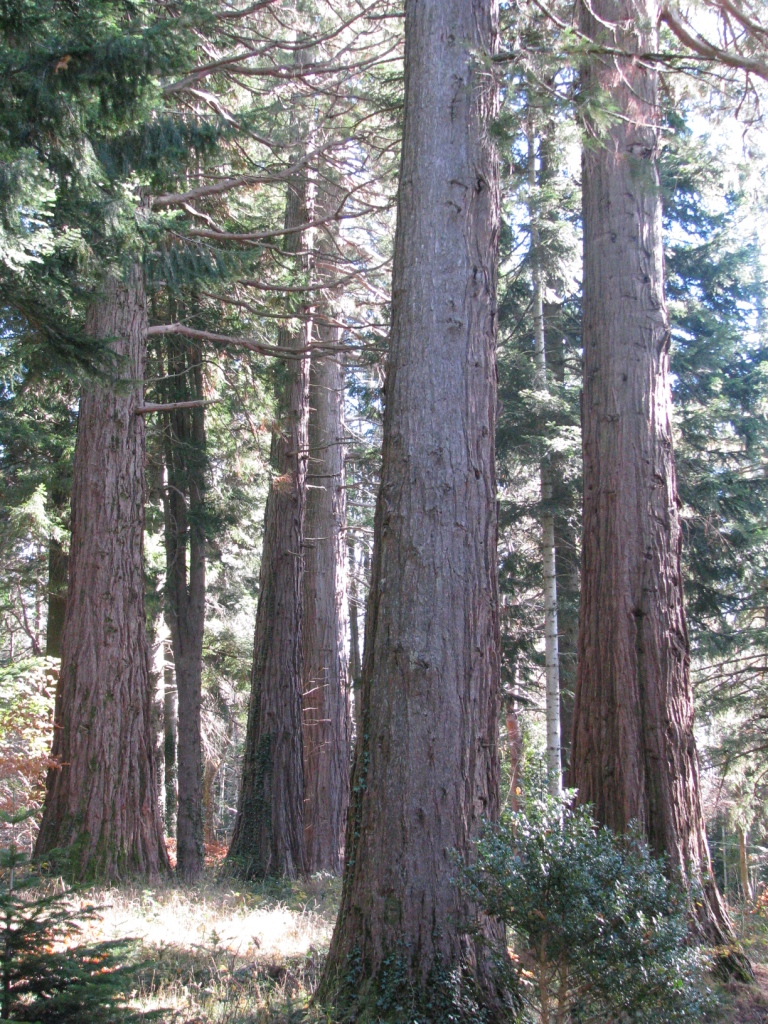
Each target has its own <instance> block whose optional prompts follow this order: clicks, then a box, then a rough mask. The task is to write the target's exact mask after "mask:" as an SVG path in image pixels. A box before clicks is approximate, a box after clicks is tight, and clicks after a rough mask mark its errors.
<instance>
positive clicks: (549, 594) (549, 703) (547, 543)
mask: <svg viewBox="0 0 768 1024" xmlns="http://www.w3.org/2000/svg"><path fill="white" fill-rule="evenodd" d="M543 171H544V168H542V173H543ZM528 184H529V188H530V207H529V209H530V224H531V255H532V259H533V266H532V276H533V330H534V356H535V359H536V389H537V391H540V392H544V393H546V392H547V335H546V324H545V321H544V283H543V273H542V267H541V260H542V253H541V239H540V232H539V224H538V209H537V203H536V191H537V187H538V185H539V181H538V180H537V175H536V135H535V131H534V126H533V123H531V124H530V126H529V132H528ZM539 474H540V477H541V561H542V570H543V571H542V580H543V590H544V677H545V707H546V720H547V788H548V789H549V793H550V795H551V796H554V797H560V796H562V792H563V767H562V757H561V753H560V750H561V748H560V646H559V637H558V630H557V552H556V549H555V514H554V510H553V508H552V498H553V486H552V467H551V465H550V460H549V458H548V457H547V458H544V459H542V462H541V466H540V470H539Z"/></svg>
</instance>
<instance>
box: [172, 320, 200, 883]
mask: <svg viewBox="0 0 768 1024" xmlns="http://www.w3.org/2000/svg"><path fill="white" fill-rule="evenodd" d="M168 379H169V381H170V382H172V383H171V387H170V389H169V393H168V399H169V401H186V400H189V399H200V398H202V397H203V377H202V355H201V353H200V351H199V349H197V348H195V347H194V346H189V345H187V344H186V343H185V342H181V343H178V344H175V343H174V342H173V341H172V340H169V342H168ZM165 460H166V470H167V478H168V487H167V489H166V491H165V494H164V498H163V510H164V517H165V549H166V585H165V590H166V615H167V618H168V626H169V629H170V631H171V642H172V645H173V663H174V667H175V670H176V690H177V702H178V704H177V706H178V733H177V736H178V739H177V749H176V758H177V785H178V798H177V820H176V872H177V874H178V875H179V876H180V877H181V878H184V879H185V880H187V881H194V880H195V879H196V878H198V877H199V876H200V874H201V872H202V870H203V867H204V862H205V854H204V846H203V753H202V742H201V735H200V708H201V701H202V667H203V631H204V628H205V524H204V521H203V516H204V494H205V411H204V409H203V408H200V407H198V408H193V409H174V410H173V411H171V412H169V413H166V414H165Z"/></svg>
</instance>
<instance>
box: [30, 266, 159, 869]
mask: <svg viewBox="0 0 768 1024" xmlns="http://www.w3.org/2000/svg"><path fill="white" fill-rule="evenodd" d="M146 326H147V313H146V300H145V296H144V284H143V280H142V274H141V270H140V269H139V268H138V267H134V268H133V269H132V270H131V272H130V274H129V277H128V279H127V281H126V282H122V281H118V280H117V279H115V278H114V277H109V278H108V279H107V281H106V283H105V286H104V292H103V294H102V295H101V296H100V297H99V298H98V299H97V300H96V301H95V302H94V303H93V305H92V306H91V309H90V311H89V314H88V321H87V329H88V333H89V334H91V335H92V336H94V337H99V338H114V339H115V341H114V342H113V348H114V350H115V352H116V353H117V355H118V356H119V357H120V359H121V362H120V364H119V371H120V373H121V377H122V381H121V382H120V383H119V384H118V385H117V386H111V387H110V386H106V385H104V384H96V385H93V386H91V387H90V388H89V389H88V390H87V391H85V392H84V393H83V395H82V397H81V400H80V415H79V420H78V431H77V448H76V452H75V463H74V477H73V484H72V542H71V549H70V559H69V571H70V587H69V599H68V601H67V609H66V617H65V623H64V637H63V642H62V651H61V672H60V675H59V682H58V687H57V693H56V713H55V723H56V726H55V730H54V741H53V756H54V757H55V758H57V759H58V761H59V762H60V764H61V767H60V768H56V769H52V770H51V771H50V772H49V774H48V782H47V792H46V800H45V809H44V813H43V821H42V824H41V826H40V833H39V835H38V839H37V844H36V847H35V855H36V857H38V858H41V857H45V856H46V855H48V854H50V853H51V851H53V850H56V849H62V850H66V851H68V852H69V856H70V859H69V864H68V871H69V872H70V873H71V874H72V875H74V876H75V877H79V878H95V877H98V878H101V879H106V880H110V881H114V880H118V879H122V878H125V877H127V876H130V875H136V874H138V875H146V876H149V877H154V876H156V875H158V874H159V873H160V872H162V871H165V870H167V869H168V867H169V865H168V855H167V853H166V849H165V843H164V842H163V830H162V822H161V819H160V813H159V808H158V801H157V796H156V788H157V787H156V779H155V764H154V743H153V734H152V696H153V695H152V687H151V680H150V674H149V651H148V648H147V637H146V630H145V620H144V575H143V570H144V567H143V534H144V421H143V418H142V417H141V416H137V415H136V414H135V412H134V410H135V409H136V407H137V406H138V405H141V403H142V397H143V396H142V389H143V378H144V355H145V345H144V332H145V330H146Z"/></svg>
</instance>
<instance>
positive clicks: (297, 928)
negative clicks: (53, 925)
mask: <svg viewBox="0 0 768 1024" xmlns="http://www.w3.org/2000/svg"><path fill="white" fill-rule="evenodd" d="M340 888H341V887H340V880H339V879H337V878H333V877H328V876H326V877H322V876H315V877H313V878H311V879H309V880H306V881H302V882H287V881H273V882H270V883H267V884H260V885H259V884H249V883H244V882H237V881H233V880H231V879H229V880H221V879H218V880H217V879H216V878H215V877H214V876H213V874H210V875H209V876H208V877H207V878H206V880H205V881H203V882H202V883H200V884H199V885H196V886H180V885H176V884H174V883H172V882H167V883H163V884H161V885H156V886H151V887H150V886H144V887H139V886H122V887H120V888H108V889H103V888H102V889H92V890H89V891H87V892H85V893H82V894H81V897H80V899H81V900H82V902H83V905H87V904H90V905H93V904H96V905H97V906H99V907H100V908H101V910H100V913H99V916H98V918H97V919H96V920H94V921H92V922H90V923H88V924H87V925H86V926H85V928H84V931H83V932H82V933H81V934H80V936H79V940H78V941H104V940H111V939H125V938H126V937H132V938H134V939H135V940H137V956H138V959H139V960H140V962H141V963H142V967H141V968H140V970H139V971H138V973H137V975H136V982H135V988H134V991H133V993H132V1000H131V1005H133V1006H134V1007H136V1008H137V1009H140V1010H142V1011H145V1010H157V1011H160V1012H159V1015H158V1018H156V1019H158V1020H159V1021H160V1022H162V1024H299V1022H302V1024H310V1022H312V1021H317V1022H319V1021H321V1020H322V1021H325V1020H327V1018H326V1017H325V1016H322V1015H321V1016H319V1017H318V1016H317V1015H316V1014H315V1013H313V1012H312V1011H311V1009H310V1010H309V1012H308V1004H309V996H310V994H311V992H312V991H313V989H314V987H315V984H316V982H317V979H318V975H319V972H320V969H321V968H322V963H323V959H324V955H325V952H326V950H327V948H328V943H329V941H330V937H331V932H332V930H333V923H334V919H335V916H336V913H337V910H338V903H339V896H340ZM734 916H735V921H736V924H737V927H738V928H739V931H740V933H741V935H742V938H743V940H744V942H745V945H746V947H747V949H748V951H749V953H750V956H751V958H752V961H753V964H754V965H755V974H756V978H757V982H758V985H757V986H745V985H738V984H731V985H725V986H722V987H720V988H719V996H720V999H719V1003H720V1006H719V1010H718V1012H717V1014H716V1015H715V1017H714V1018H712V1024H768V921H767V920H765V919H764V918H760V919H755V918H754V917H753V916H752V917H750V916H748V915H746V914H739V913H736V914H735V915H734Z"/></svg>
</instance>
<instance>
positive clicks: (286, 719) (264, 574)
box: [227, 177, 312, 878]
mask: <svg viewBox="0 0 768 1024" xmlns="http://www.w3.org/2000/svg"><path fill="white" fill-rule="evenodd" d="M311 199H312V197H311V191H310V183H309V181H308V179H307V177H302V178H301V179H299V180H298V181H296V182H292V183H291V184H290V186H289V189H288V198H287V203H286V213H285V226H286V227H295V226H297V225H299V224H306V223H308V222H309V221H310V220H311V219H312V218H311V205H312V204H311ZM285 239H286V241H285V250H286V251H287V252H293V253H297V254H301V253H302V252H306V251H308V249H309V246H310V244H311V242H310V238H309V236H308V232H306V231H295V232H292V233H290V234H288V235H286V236H285ZM297 258H298V259H303V258H302V257H301V256H300V255H299V256H298V257H297ZM311 337H312V320H311V317H310V316H309V310H308V309H305V310H304V311H303V324H302V327H301V329H299V330H296V331H292V330H290V329H288V328H285V327H283V328H281V329H280V337H279V342H280V345H281V346H283V347H293V348H295V349H307V348H308V346H309V342H310V340H311ZM279 372H280V380H279V385H278V408H277V423H276V424H275V428H274V430H273V433H272V465H273V471H274V476H273V479H272V483H271V485H270V489H269V494H268V495H267V507H266V510H265V513H264V547H263V550H262V555H261V578H260V588H259V604H258V608H257V611H256V629H255V636H254V645H253V670H252V673H251V698H250V704H249V707H248V728H247V732H246V738H245V749H244V752H243V773H242V781H241V785H240V796H239V799H238V807H237V815H236V818H235V827H234V832H233V834H232V843H231V845H230V848H229V852H228V854H227V860H228V863H229V865H230V868H231V869H233V870H235V871H237V872H238V873H240V874H242V875H244V876H245V877H249V878H260V877H264V876H266V875H286V876H288V877H289V878H295V877H296V876H297V875H299V874H302V873H303V872H304V871H305V868H306V856H305V843H304V764H303V743H302V731H301V704H302V680H303V669H302V653H303V652H302V642H301V632H302V604H303V593H302V588H303V577H304V551H303V544H304V515H305V505H306V473H307V444H308V441H307V420H308V416H309V356H308V355H302V356H297V358H296V359H291V360H286V362H285V364H284V365H283V366H282V367H280V368H279Z"/></svg>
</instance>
